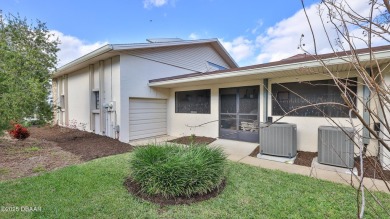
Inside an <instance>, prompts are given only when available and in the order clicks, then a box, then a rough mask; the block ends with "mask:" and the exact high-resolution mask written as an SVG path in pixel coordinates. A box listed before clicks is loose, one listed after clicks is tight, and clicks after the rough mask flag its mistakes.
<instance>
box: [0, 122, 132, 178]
mask: <svg viewBox="0 0 390 219" xmlns="http://www.w3.org/2000/svg"><path fill="white" fill-rule="evenodd" d="M28 130H29V132H30V137H29V138H27V139H26V140H16V139H12V138H11V137H10V136H9V135H8V134H4V135H3V136H0V181H2V180H9V179H15V178H20V177H26V176H34V175H39V174H41V173H44V172H48V171H51V170H55V169H58V168H62V167H65V166H69V165H73V164H79V163H83V162H85V161H89V160H92V159H95V158H99V157H106V156H110V155H115V154H122V153H126V152H129V151H131V150H132V149H133V147H132V146H131V145H129V144H126V143H122V142H120V141H118V140H115V139H112V138H109V137H105V136H101V135H96V134H93V133H89V132H85V131H80V130H77V129H69V128H64V127H59V126H54V127H52V126H45V127H29V128H28Z"/></svg>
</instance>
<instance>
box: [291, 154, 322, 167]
mask: <svg viewBox="0 0 390 219" xmlns="http://www.w3.org/2000/svg"><path fill="white" fill-rule="evenodd" d="M317 156H318V153H317V152H307V151H297V157H296V158H295V161H294V164H296V165H301V166H307V167H311V163H312V162H313V159H314V158H315V157H317Z"/></svg>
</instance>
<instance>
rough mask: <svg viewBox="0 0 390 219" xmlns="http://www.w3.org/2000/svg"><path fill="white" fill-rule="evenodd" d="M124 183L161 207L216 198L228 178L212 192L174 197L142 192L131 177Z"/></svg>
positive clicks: (138, 195) (129, 189) (137, 193)
mask: <svg viewBox="0 0 390 219" xmlns="http://www.w3.org/2000/svg"><path fill="white" fill-rule="evenodd" d="M123 185H124V186H125V187H126V188H127V190H128V191H129V192H130V193H131V194H133V195H135V196H137V197H139V198H141V199H143V200H146V201H149V202H153V203H155V204H158V205H160V207H163V206H167V205H189V204H191V203H195V202H200V201H204V200H208V199H210V198H214V197H216V196H218V195H219V194H220V193H221V192H222V191H223V190H224V188H225V186H226V180H223V181H222V182H221V184H220V185H219V186H218V187H217V188H215V189H214V190H212V191H211V192H209V193H207V194H203V195H195V196H192V197H185V196H180V197H174V198H168V199H167V198H165V197H163V196H162V195H154V196H151V195H148V194H146V193H143V192H141V186H140V185H139V184H137V183H136V182H134V181H133V180H132V179H131V178H127V179H126V181H125V182H124V183H123Z"/></svg>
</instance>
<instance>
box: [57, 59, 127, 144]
mask: <svg viewBox="0 0 390 219" xmlns="http://www.w3.org/2000/svg"><path fill="white" fill-rule="evenodd" d="M100 64H102V68H100ZM100 64H99V62H96V63H94V64H92V67H90V66H88V67H85V68H83V69H80V70H77V71H75V72H72V73H70V74H68V75H67V76H61V77H59V78H56V79H55V80H56V81H57V83H56V87H57V88H55V86H53V88H52V89H56V92H54V91H53V102H54V103H56V104H57V105H59V101H60V96H61V95H66V96H67V100H68V103H67V111H66V112H67V113H68V121H65V120H66V119H65V111H64V109H62V110H58V113H57V117H58V124H60V125H72V121H74V122H76V123H77V128H79V129H84V128H85V130H86V131H94V132H95V133H97V134H104V135H108V136H110V137H113V138H114V137H117V136H115V132H114V127H115V125H117V124H119V122H118V121H119V119H120V115H119V113H118V112H117V111H119V110H120V107H118V106H119V104H120V85H119V78H120V68H119V65H120V58H119V56H115V57H112V58H109V59H106V60H102V62H101V63H100ZM100 69H102V71H103V74H102V78H100V74H99V71H100ZM91 71H92V72H91ZM90 76H93V79H91V83H90ZM65 77H67V89H65V87H66V83H65ZM101 80H102V81H103V83H100V81H101ZM66 90H67V92H66ZM92 90H98V91H99V92H100V96H101V102H100V106H101V108H102V109H103V110H100V111H99V110H94V109H93V107H92V106H91V104H92V101H91V98H92ZM112 101H114V102H115V105H116V109H117V111H113V112H107V111H105V110H104V105H105V104H107V103H109V102H112ZM102 115H103V116H104V118H103V119H104V122H105V124H104V125H105V126H104V127H103V128H101V127H100V124H101V121H102V119H101V116H102ZM74 122H73V123H74ZM80 123H81V124H80ZM91 123H92V124H93V126H92V128H91V126H90V124H91ZM103 131H104V133H103Z"/></svg>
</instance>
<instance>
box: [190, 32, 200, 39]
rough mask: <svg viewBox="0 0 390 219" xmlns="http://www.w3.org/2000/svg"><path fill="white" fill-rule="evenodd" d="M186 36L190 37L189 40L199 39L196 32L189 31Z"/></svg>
mask: <svg viewBox="0 0 390 219" xmlns="http://www.w3.org/2000/svg"><path fill="white" fill-rule="evenodd" d="M188 38H190V39H191V40H197V39H199V35H198V34H196V33H191V34H190V35H189V36H188Z"/></svg>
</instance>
